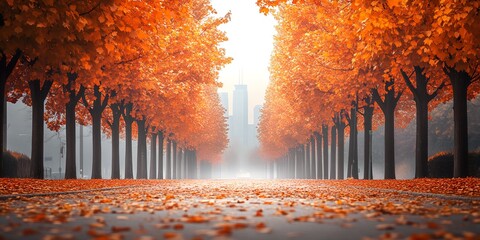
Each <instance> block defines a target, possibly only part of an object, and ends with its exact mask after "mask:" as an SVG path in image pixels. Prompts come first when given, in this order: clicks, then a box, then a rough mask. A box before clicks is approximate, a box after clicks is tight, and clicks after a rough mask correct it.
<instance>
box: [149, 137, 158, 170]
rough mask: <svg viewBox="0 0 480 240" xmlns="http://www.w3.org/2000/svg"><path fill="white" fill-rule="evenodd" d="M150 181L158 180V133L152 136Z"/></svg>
mask: <svg viewBox="0 0 480 240" xmlns="http://www.w3.org/2000/svg"><path fill="white" fill-rule="evenodd" d="M150 179H157V133H156V132H152V133H151V134H150Z"/></svg>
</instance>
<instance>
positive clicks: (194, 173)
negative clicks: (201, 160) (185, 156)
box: [192, 150, 198, 179]
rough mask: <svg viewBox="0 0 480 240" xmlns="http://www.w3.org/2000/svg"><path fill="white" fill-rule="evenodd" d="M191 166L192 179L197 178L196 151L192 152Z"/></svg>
mask: <svg viewBox="0 0 480 240" xmlns="http://www.w3.org/2000/svg"><path fill="white" fill-rule="evenodd" d="M192 163H193V164H192V165H193V179H197V178H198V159H197V150H193V151H192Z"/></svg>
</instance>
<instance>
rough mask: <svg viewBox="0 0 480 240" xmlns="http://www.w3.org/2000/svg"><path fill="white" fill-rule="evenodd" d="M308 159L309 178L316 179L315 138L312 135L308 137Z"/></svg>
mask: <svg viewBox="0 0 480 240" xmlns="http://www.w3.org/2000/svg"><path fill="white" fill-rule="evenodd" d="M310 157H311V164H310V177H311V178H312V179H317V154H315V138H314V137H313V135H311V136H310Z"/></svg>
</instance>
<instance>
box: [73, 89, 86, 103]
mask: <svg viewBox="0 0 480 240" xmlns="http://www.w3.org/2000/svg"><path fill="white" fill-rule="evenodd" d="M84 94H85V87H84V86H83V85H80V89H79V90H78V93H77V94H76V95H75V102H78V101H80V98H81V97H82V95H84Z"/></svg>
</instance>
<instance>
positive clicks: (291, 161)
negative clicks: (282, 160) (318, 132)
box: [288, 148, 295, 179]
mask: <svg viewBox="0 0 480 240" xmlns="http://www.w3.org/2000/svg"><path fill="white" fill-rule="evenodd" d="M288 158H289V159H288V178H290V179H295V148H290V149H289V151H288Z"/></svg>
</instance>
